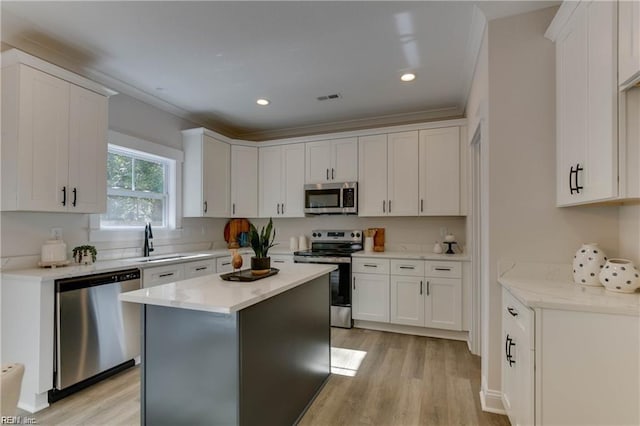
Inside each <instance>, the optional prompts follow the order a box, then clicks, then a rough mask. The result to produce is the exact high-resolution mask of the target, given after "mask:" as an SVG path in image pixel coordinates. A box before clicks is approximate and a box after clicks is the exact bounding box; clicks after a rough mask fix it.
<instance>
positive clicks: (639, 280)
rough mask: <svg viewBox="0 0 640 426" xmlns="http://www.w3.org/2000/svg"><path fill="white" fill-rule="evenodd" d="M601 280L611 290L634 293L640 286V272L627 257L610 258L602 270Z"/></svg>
mask: <svg viewBox="0 0 640 426" xmlns="http://www.w3.org/2000/svg"><path fill="white" fill-rule="evenodd" d="M600 282H601V283H602V285H603V286H605V288H606V289H607V290H609V291H615V292H618V293H633V292H634V291H636V289H638V288H640V273H639V272H638V270H637V269H636V267H635V266H634V265H633V262H632V261H630V260H627V259H609V260H608V261H607V263H606V264H605V265H604V268H602V270H601V271H600Z"/></svg>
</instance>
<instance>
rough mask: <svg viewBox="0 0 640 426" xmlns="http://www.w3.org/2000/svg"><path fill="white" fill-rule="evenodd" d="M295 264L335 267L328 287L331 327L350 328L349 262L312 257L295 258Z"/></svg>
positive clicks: (351, 323) (351, 322)
mask: <svg viewBox="0 0 640 426" xmlns="http://www.w3.org/2000/svg"><path fill="white" fill-rule="evenodd" d="M294 260H295V262H296V263H323V264H332V265H336V266H337V267H338V269H336V270H335V271H331V273H330V275H329V286H330V288H331V326H332V327H341V328H351V327H352V325H353V321H352V319H351V262H348V263H344V262H340V263H334V262H328V261H326V260H321V259H319V258H317V257H315V258H314V257H313V256H295V259H294ZM349 260H350V259H349Z"/></svg>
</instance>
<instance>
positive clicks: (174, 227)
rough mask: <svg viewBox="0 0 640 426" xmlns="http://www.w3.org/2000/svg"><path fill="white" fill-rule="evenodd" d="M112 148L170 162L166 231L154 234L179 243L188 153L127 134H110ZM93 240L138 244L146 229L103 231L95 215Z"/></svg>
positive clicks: (130, 228) (90, 238)
mask: <svg viewBox="0 0 640 426" xmlns="http://www.w3.org/2000/svg"><path fill="white" fill-rule="evenodd" d="M107 140H108V141H109V145H110V146H114V147H115V148H116V150H117V148H119V147H120V148H123V151H132V152H133V154H134V155H135V153H136V152H139V153H141V154H142V156H145V155H146V156H151V157H158V158H160V159H162V160H164V161H166V160H169V161H167V163H168V167H167V176H166V181H165V185H166V189H167V192H168V194H169V196H168V203H167V206H166V208H167V212H166V219H165V220H166V226H165V227H164V228H154V230H153V234H154V237H155V238H156V239H158V238H161V239H177V238H180V237H181V236H182V164H183V163H184V153H183V152H182V151H180V150H178V149H175V148H171V147H168V146H165V145H160V144H158V143H155V142H151V141H148V140H145V139H140V138H137V137H134V136H129V135H126V134H124V133H120V132H116V131H114V130H109V132H108V139H107ZM89 222H90V223H89V226H90V232H89V240H90V241H91V242H99V241H137V240H138V239H139V238H140V235H141V233H143V232H144V227H143V226H127V227H108V228H101V227H100V214H92V215H91V216H90V219H89Z"/></svg>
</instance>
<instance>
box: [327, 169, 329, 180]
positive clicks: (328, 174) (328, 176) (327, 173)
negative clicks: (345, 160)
mask: <svg viewBox="0 0 640 426" xmlns="http://www.w3.org/2000/svg"><path fill="white" fill-rule="evenodd" d="M327 180H329V169H327Z"/></svg>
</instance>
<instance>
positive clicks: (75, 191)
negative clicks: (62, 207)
mask: <svg viewBox="0 0 640 426" xmlns="http://www.w3.org/2000/svg"><path fill="white" fill-rule="evenodd" d="M77 200H78V190H77V189H76V188H73V201H72V202H71V205H72V206H73V207H75V206H76V201H77Z"/></svg>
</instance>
